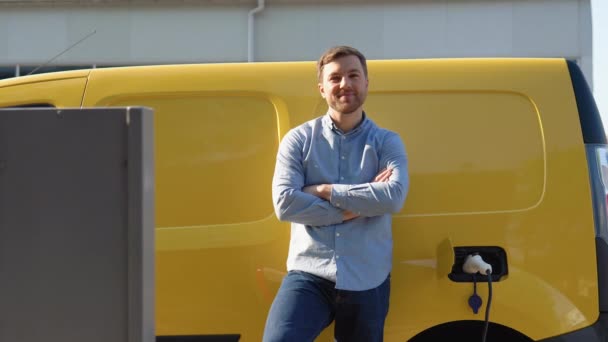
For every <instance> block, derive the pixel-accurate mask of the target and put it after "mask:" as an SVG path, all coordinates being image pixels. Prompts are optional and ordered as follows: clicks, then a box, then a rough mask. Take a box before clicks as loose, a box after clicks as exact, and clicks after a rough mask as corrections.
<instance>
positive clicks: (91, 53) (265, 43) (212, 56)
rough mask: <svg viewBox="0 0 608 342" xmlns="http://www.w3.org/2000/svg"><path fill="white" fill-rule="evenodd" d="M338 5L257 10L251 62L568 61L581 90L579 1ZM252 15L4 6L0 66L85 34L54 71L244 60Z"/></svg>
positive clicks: (586, 27) (583, 38) (192, 9)
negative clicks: (322, 58) (347, 57)
mask: <svg viewBox="0 0 608 342" xmlns="http://www.w3.org/2000/svg"><path fill="white" fill-rule="evenodd" d="M218 2H219V3H221V1H218ZM339 2H340V1H333V2H331V3H328V4H318V3H317V4H311V5H307V4H303V3H302V2H295V3H293V4H290V3H288V2H283V1H280V2H273V1H272V0H268V1H266V8H265V9H264V10H263V11H262V12H260V13H259V14H258V15H256V17H255V24H254V29H255V35H254V39H255V44H254V56H255V60H258V61H281V60H314V59H316V58H317V57H318V56H319V54H320V53H321V52H322V51H323V50H325V49H326V48H327V47H329V46H331V45H335V44H349V45H353V46H355V47H357V48H359V49H360V50H362V51H363V52H364V53H365V54H366V55H367V56H368V57H369V58H426V57H486V56H488V57H491V56H523V57H536V56H547V57H568V58H573V59H577V60H579V62H580V63H581V65H582V67H583V71H584V72H585V74H586V76H587V78H588V80H589V81H591V75H592V72H591V71H592V70H591V55H592V51H591V38H592V37H591V9H590V5H589V0H527V1H524V0H511V1H507V0H494V1H490V0H450V1H448V0H427V1H422V0H410V1H390V2H388V1H387V2H382V1H377V2H374V3H373V4H369V3H371V2H368V3H360V2H356V3H352V2H350V3H348V4H345V3H339ZM253 7H254V6H253V2H252V3H250V4H243V2H236V3H232V4H231V5H228V4H227V5H209V4H192V5H183V4H181V5H146V4H137V5H107V4H106V5H98V6H92V5H88V6H78V5H73V6H59V5H56V6H52V7H49V6H48V5H47V6H46V7H45V6H41V5H39V6H34V5H28V6H19V7H17V6H14V5H13V6H12V7H11V6H10V5H7V4H6V3H4V5H1V6H0V65H11V64H37V63H42V62H43V61H45V60H47V59H49V58H51V57H52V56H54V55H56V54H58V53H59V52H61V51H62V50H63V49H65V48H66V47H68V46H69V45H71V44H72V43H74V42H76V41H78V40H79V39H80V38H81V37H83V36H85V35H86V34H88V33H89V32H91V31H93V30H97V33H96V34H95V35H93V36H92V37H91V38H89V39H87V40H86V41H84V42H83V43H82V44H80V45H78V46H76V47H75V48H74V49H72V50H70V51H69V52H68V53H66V54H64V55H62V56H61V57H60V58H58V59H57V61H55V64H150V63H183V62H223V61H226V62H235V61H246V60H247V37H248V33H247V30H248V25H247V13H248V11H250V10H251V9H252V8H253Z"/></svg>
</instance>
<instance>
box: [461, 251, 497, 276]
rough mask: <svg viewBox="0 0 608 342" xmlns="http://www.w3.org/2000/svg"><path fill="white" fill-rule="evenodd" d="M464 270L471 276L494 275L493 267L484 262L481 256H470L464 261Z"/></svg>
mask: <svg viewBox="0 0 608 342" xmlns="http://www.w3.org/2000/svg"><path fill="white" fill-rule="evenodd" d="M462 270H463V271H465V272H466V273H469V274H475V273H477V272H479V273H481V274H483V275H488V274H491V273H492V265H490V264H488V263H487V262H485V261H483V258H482V257H481V255H479V254H469V255H467V258H466V259H465V260H464V265H462Z"/></svg>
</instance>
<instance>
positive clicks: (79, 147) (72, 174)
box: [0, 107, 155, 342]
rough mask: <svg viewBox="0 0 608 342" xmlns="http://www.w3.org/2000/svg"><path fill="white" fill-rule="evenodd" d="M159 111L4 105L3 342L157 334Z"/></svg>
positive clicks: (143, 340) (0, 154) (136, 338)
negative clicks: (156, 134) (156, 164)
mask: <svg viewBox="0 0 608 342" xmlns="http://www.w3.org/2000/svg"><path fill="white" fill-rule="evenodd" d="M153 146H154V142H153V113H152V110H150V109H146V108H133V107H131V108H94V109H56V108H40V109H2V110H0V341H2V342H4V341H6V342H40V341H45V342H59V341H61V342H70V341H79V342H80V341H87V342H96V341H99V342H102V341H103V342H121V341H126V342H153V341H154V339H155V337H154V159H153V158H154V151H153Z"/></svg>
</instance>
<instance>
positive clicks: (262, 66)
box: [0, 59, 608, 342]
mask: <svg viewBox="0 0 608 342" xmlns="http://www.w3.org/2000/svg"><path fill="white" fill-rule="evenodd" d="M369 74H370V89H369V95H368V100H367V102H366V106H365V109H366V112H367V113H368V115H369V117H370V118H371V119H372V120H374V121H375V122H376V123H377V124H379V125H380V126H383V127H386V128H389V129H391V130H393V131H396V132H398V133H399V134H400V135H401V137H402V139H403V141H404V142H405V144H406V146H407V149H408V154H409V159H410V177H411V189H410V193H409V196H408V200H407V201H406V205H405V207H404V209H403V210H402V211H401V212H400V213H398V214H396V215H395V216H394V221H393V222H394V225H393V234H394V236H393V237H394V260H393V265H394V266H393V271H392V286H391V287H392V294H391V303H390V312H389V316H388V319H387V322H386V329H385V338H386V341H413V342H423V341H445V340H451V341H463V340H467V341H480V340H481V339H482V332H483V329H484V328H485V319H486V313H487V314H489V315H488V316H489V317H488V333H487V341H492V342H496V341H510V342H524V341H539V340H543V341H606V340H607V339H608V337H607V336H608V315H607V312H608V266H607V261H608V215H607V211H606V209H607V207H608V206H607V197H606V194H607V193H608V191H607V190H606V189H607V186H606V185H607V184H608V171H606V170H608V160H607V156H608V148H607V145H606V137H605V135H604V130H603V127H602V123H601V120H600V117H599V114H598V112H597V108H596V106H595V104H594V101H593V98H592V95H591V93H590V91H589V89H588V87H587V84H586V82H585V80H584V78H583V76H582V74H581V72H580V70H579V68H578V67H577V66H576V65H575V64H574V63H572V62H568V61H566V60H563V59H444V60H408V61H396V60H395V61H370V62H369ZM18 106H55V107H107V106H147V107H152V108H153V109H154V110H155V136H156V138H155V139H156V140H155V151H156V177H157V179H156V196H157V197H156V208H157V212H156V223H157V227H156V238H157V240H156V284H155V286H156V291H157V295H156V334H157V335H158V336H159V337H158V341H260V340H261V336H262V332H263V327H264V322H265V319H266V314H267V312H268V309H269V307H270V304H271V301H272V299H273V297H274V295H275V292H276V290H277V289H278V286H279V284H280V281H281V279H282V277H283V275H284V274H285V272H286V271H285V269H286V267H285V262H286V255H287V248H288V245H289V231H290V229H289V224H288V223H283V222H279V221H278V220H277V218H276V217H275V215H274V213H273V206H272V200H271V179H272V174H273V169H274V165H275V156H276V152H277V148H278V144H279V141H280V139H281V137H282V136H283V135H284V134H285V133H286V132H287V131H288V130H289V129H290V128H291V127H294V126H296V125H299V124H301V123H303V122H305V121H307V120H310V119H312V118H314V117H316V116H319V115H322V114H324V113H325V111H326V104H325V101H323V99H321V97H320V96H319V94H318V90H317V80H316V71H315V65H314V63H311V62H294V63H253V64H210V65H174V66H145V67H126V68H109V69H93V70H80V71H71V72H62V73H53V74H43V75H36V76H28V77H20V78H14V79H8V80H4V81H0V107H18ZM475 253H478V254H480V255H481V256H482V257H483V258H484V260H486V261H488V262H489V263H490V264H491V265H492V267H493V274H492V277H491V279H490V280H492V283H491V286H492V298H491V306H490V307H489V309H490V311H489V312H486V308H487V304H488V302H489V301H490V300H489V299H490V298H489V295H490V293H489V292H490V291H489V286H488V285H490V284H489V283H488V279H487V278H486V277H482V276H480V275H478V276H476V277H475V279H473V276H471V275H469V274H465V273H464V272H463V271H462V264H463V260H464V258H465V257H466V256H467V255H470V254H475ZM474 280H475V281H476V282H475V283H473V281H474ZM474 284H475V286H474ZM474 287H475V288H476V291H477V293H478V294H479V296H480V297H481V298H482V300H483V301H484V303H483V304H482V307H481V308H480V309H479V311H478V313H474V311H473V309H472V308H471V307H470V306H469V304H468V300H469V297H470V296H471V295H472V294H473V291H474ZM329 330H331V329H329ZM318 341H333V338H332V332H331V331H326V332H325V333H323V334H322V335H321V336H320V337H319V338H318Z"/></svg>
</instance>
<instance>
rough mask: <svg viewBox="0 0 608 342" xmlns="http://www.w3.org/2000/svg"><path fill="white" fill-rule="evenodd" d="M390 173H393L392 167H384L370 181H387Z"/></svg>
mask: <svg viewBox="0 0 608 342" xmlns="http://www.w3.org/2000/svg"><path fill="white" fill-rule="evenodd" d="M392 175H393V169H384V170H382V171H380V173H379V174H377V175H376V177H374V180H373V181H372V183H377V182H388V181H389V179H390V178H391V176H392Z"/></svg>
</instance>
